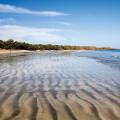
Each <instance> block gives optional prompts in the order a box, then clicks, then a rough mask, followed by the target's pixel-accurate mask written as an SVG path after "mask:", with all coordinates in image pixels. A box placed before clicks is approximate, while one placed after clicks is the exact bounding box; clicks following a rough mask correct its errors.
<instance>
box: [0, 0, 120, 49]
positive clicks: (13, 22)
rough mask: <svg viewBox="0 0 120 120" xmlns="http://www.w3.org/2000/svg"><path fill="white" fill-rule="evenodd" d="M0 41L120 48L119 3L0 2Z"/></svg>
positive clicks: (107, 0)
mask: <svg viewBox="0 0 120 120" xmlns="http://www.w3.org/2000/svg"><path fill="white" fill-rule="evenodd" d="M0 39H2V40H8V39H14V40H17V41H25V42H28V43H33V44H63V45H86V46H97V47H114V48H120V0H0Z"/></svg>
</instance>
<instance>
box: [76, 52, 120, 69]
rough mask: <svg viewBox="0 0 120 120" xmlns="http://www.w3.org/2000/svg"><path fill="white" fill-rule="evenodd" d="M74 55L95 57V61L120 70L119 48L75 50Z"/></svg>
mask: <svg viewBox="0 0 120 120" xmlns="http://www.w3.org/2000/svg"><path fill="white" fill-rule="evenodd" d="M75 55H77V56H79V57H88V58H92V59H96V60H97V62H101V63H104V64H105V65H109V66H111V67H113V68H116V69H119V70H120V50H103V51H88V52H76V53H75Z"/></svg>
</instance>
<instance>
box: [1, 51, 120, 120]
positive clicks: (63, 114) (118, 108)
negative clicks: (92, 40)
mask: <svg viewBox="0 0 120 120" xmlns="http://www.w3.org/2000/svg"><path fill="white" fill-rule="evenodd" d="M86 63H88V64H87V65H86ZM93 64H94V68H97V69H98V70H94V68H93ZM90 68H91V69H90ZM103 70H104V71H103ZM102 71H103V72H102ZM110 71H111V72H110ZM104 73H106V75H107V76H105V75H104ZM118 73H119V72H118ZM118 73H117V71H112V69H111V68H109V67H106V66H104V65H103V64H100V63H97V62H95V61H94V60H89V59H85V58H79V57H74V56H69V55H63V54H62V55H61V56H60V55H56V54H52V55H50V56H48V55H47V56H46V54H45V53H43V54H35V55H28V56H23V57H16V58H14V59H13V60H12V63H11V61H10V62H9V61H7V58H6V60H5V62H4V60H2V61H1V62H0V120H120V88H119V85H120V82H119V81H117V78H119V74H118ZM112 74H114V77H113V76H112ZM106 81H107V82H106Z"/></svg>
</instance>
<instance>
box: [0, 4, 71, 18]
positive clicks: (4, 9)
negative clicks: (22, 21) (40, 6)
mask: <svg viewBox="0 0 120 120" xmlns="http://www.w3.org/2000/svg"><path fill="white" fill-rule="evenodd" d="M0 12H1V13H17V14H31V15H39V16H66V15H69V14H66V13H63V12H57V11H32V10H30V9H27V8H22V7H16V6H13V5H9V4H0Z"/></svg>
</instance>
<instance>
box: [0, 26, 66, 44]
mask: <svg viewBox="0 0 120 120" xmlns="http://www.w3.org/2000/svg"><path fill="white" fill-rule="evenodd" d="M61 31H62V30H60V29H54V28H53V29H52V28H29V27H23V26H17V25H1V26H0V39H2V40H7V39H15V40H19V41H26V42H31V43H56V42H58V41H60V40H65V38H64V37H63V36H62V35H60V34H59V32H61Z"/></svg>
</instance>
